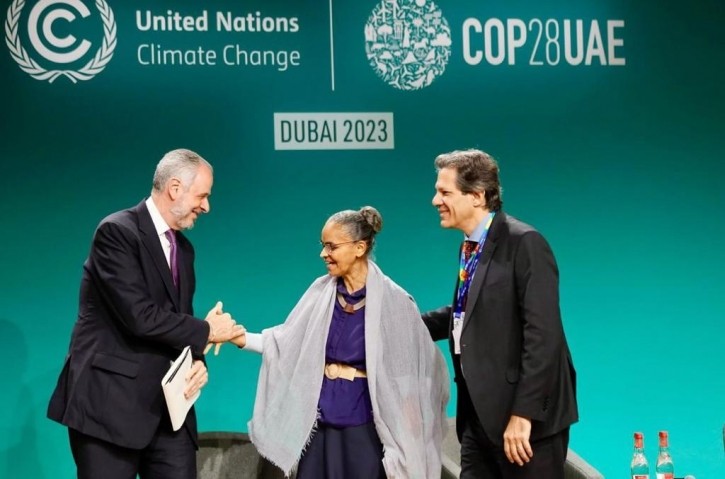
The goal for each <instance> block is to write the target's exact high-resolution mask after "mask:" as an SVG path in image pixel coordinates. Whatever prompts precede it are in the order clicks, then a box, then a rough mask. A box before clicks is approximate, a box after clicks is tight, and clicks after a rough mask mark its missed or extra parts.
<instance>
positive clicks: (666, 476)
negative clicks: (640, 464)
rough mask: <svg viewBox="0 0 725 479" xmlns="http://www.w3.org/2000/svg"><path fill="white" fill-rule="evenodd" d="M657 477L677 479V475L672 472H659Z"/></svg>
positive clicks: (659, 478) (658, 478) (660, 478)
mask: <svg viewBox="0 0 725 479" xmlns="http://www.w3.org/2000/svg"><path fill="white" fill-rule="evenodd" d="M657 479H675V475H674V474H673V473H671V472H658V473H657Z"/></svg>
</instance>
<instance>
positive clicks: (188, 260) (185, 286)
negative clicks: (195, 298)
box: [176, 233, 194, 314]
mask: <svg viewBox="0 0 725 479" xmlns="http://www.w3.org/2000/svg"><path fill="white" fill-rule="evenodd" d="M176 238H177V241H178V245H179V250H178V252H177V261H178V265H179V302H180V303H181V310H180V311H181V312H182V313H189V314H191V310H190V309H189V308H187V305H189V304H191V301H190V299H191V298H190V295H191V294H192V291H193V290H194V284H193V277H194V265H193V262H192V261H193V260H192V258H193V253H192V248H191V243H189V240H188V239H186V237H185V236H184V235H183V234H181V233H179V234H177V236H176Z"/></svg>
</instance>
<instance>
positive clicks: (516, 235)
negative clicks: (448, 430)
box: [423, 212, 578, 445]
mask: <svg viewBox="0 0 725 479" xmlns="http://www.w3.org/2000/svg"><path fill="white" fill-rule="evenodd" d="M454 295H455V292H454ZM423 320H424V321H425V323H426V325H427V326H428V329H429V330H430V332H431V336H432V337H433V339H434V340H439V339H444V338H449V342H450V348H451V354H452V355H453V358H454V361H453V364H454V369H455V375H456V378H455V380H456V382H457V383H458V386H459V395H458V396H459V400H458V419H459V420H458V421H457V429H458V435H459V439H460V437H461V434H462V432H463V431H462V426H463V421H464V419H465V417H463V416H465V414H466V413H467V412H468V411H466V408H462V405H461V394H460V389H461V387H462V386H463V387H465V388H467V391H468V393H469V395H470V398H471V402H472V404H473V407H474V409H475V412H476V414H477V415H478V417H479V419H480V421H481V424H482V425H483V427H484V430H485V431H486V433H487V435H488V436H489V438H490V439H491V440H492V441H493V442H494V443H495V444H497V445H502V444H503V432H504V430H505V429H506V425H507V424H508V421H509V419H510V417H511V415H512V414H513V415H517V416H523V417H526V418H529V419H531V420H532V430H531V438H530V439H531V440H537V439H540V438H543V437H546V436H550V435H552V434H554V433H557V432H559V431H561V430H563V429H565V428H566V427H568V426H569V425H571V424H572V423H574V422H576V421H577V419H578V413H577V404H576V374H575V371H574V367H573V364H572V360H571V354H570V352H569V347H568V345H567V342H566V337H565V336H564V330H563V327H562V323H561V316H560V312H559V272H558V268H557V266H556V261H555V260H554V255H553V253H552V251H551V248H550V247H549V245H548V243H547V242H546V240H545V239H544V238H543V236H541V234H540V233H539V232H537V231H536V230H535V229H534V228H532V227H531V226H529V225H527V224H524V223H522V222H520V221H518V220H516V219H515V218H513V217H510V216H507V215H506V214H504V213H503V212H498V213H497V214H496V216H495V217H494V220H493V222H492V224H491V228H490V230H489V234H488V238H487V239H486V243H485V245H484V249H483V252H482V254H481V258H480V261H479V264H478V266H477V268H476V272H475V274H474V277H473V282H472V284H471V289H470V291H469V295H468V299H467V303H466V314H465V318H464V323H463V330H462V332H461V354H460V360H459V357H458V356H457V355H454V354H453V339H452V335H451V330H452V324H453V323H452V308H451V307H450V306H447V307H444V308H441V309H438V310H436V311H431V312H428V313H426V314H424V315H423Z"/></svg>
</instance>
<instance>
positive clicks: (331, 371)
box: [325, 363, 368, 381]
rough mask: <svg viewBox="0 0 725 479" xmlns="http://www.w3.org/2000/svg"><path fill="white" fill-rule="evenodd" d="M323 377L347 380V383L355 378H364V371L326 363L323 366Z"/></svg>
mask: <svg viewBox="0 0 725 479" xmlns="http://www.w3.org/2000/svg"><path fill="white" fill-rule="evenodd" d="M325 376H326V377H327V379H337V378H342V379H347V380H348V381H354V380H355V378H366V377H368V375H367V374H365V371H362V370H360V369H355V368H354V367H352V366H350V365H348V364H340V363H328V364H325Z"/></svg>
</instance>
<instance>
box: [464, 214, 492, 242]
mask: <svg viewBox="0 0 725 479" xmlns="http://www.w3.org/2000/svg"><path fill="white" fill-rule="evenodd" d="M487 221H488V215H486V217H485V218H483V220H482V221H481V222H480V223H478V226H476V229H475V230H473V233H471V236H466V235H465V234H464V235H463V237H464V238H465V239H466V240H467V241H476V242H478V238H480V237H481V235H482V234H483V230H484V229H485V228H486V222H487Z"/></svg>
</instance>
